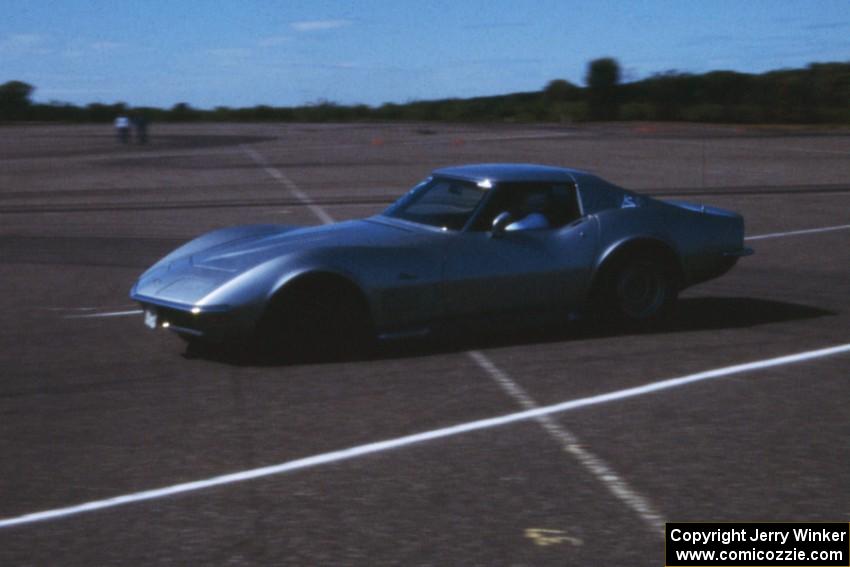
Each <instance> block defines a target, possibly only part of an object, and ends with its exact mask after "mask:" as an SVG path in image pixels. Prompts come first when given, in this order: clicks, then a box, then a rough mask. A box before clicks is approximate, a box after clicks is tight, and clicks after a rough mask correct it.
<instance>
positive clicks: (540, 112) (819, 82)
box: [0, 57, 850, 124]
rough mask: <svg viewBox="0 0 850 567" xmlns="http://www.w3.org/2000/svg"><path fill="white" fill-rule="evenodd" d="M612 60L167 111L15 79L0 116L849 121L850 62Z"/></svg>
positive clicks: (3, 94)
mask: <svg viewBox="0 0 850 567" xmlns="http://www.w3.org/2000/svg"><path fill="white" fill-rule="evenodd" d="M621 76H622V73H621V70H620V65H619V63H618V62H617V61H616V60H615V59H613V58H609V57H605V58H601V59H595V60H593V61H591V62H590V63H588V66H587V72H586V75H585V83H586V86H584V87H581V86H578V85H575V84H573V83H570V82H569V81H566V80H563V79H555V80H552V81H550V82H549V83H548V84H547V85H546V86H545V87H544V88H543V89H542V90H540V91H534V92H521V93H512V94H506V95H498V96H485V97H473V98H465V99H461V98H450V99H441V100H428V101H413V102H407V103H403V104H396V103H385V104H382V105H380V106H368V105H364V104H360V105H342V104H337V103H334V102H330V101H320V102H317V103H314V104H309V105H303V106H293V107H276V106H267V105H258V106H253V107H246V108H230V107H224V106H219V107H216V108H214V109H212V110H207V109H198V108H193V107H192V106H191V105H190V104H189V103H186V102H181V103H178V104H175V105H174V106H172V107H171V108H168V109H163V108H153V107H134V108H130V107H129V106H128V105H127V104H125V103H122V102H118V103H115V104H102V103H92V104H88V105H85V106H77V105H73V104H70V103H63V102H50V103H47V104H44V103H34V102H32V100H31V96H32V93H33V91H34V90H35V87H33V86H32V85H29V84H27V83H24V82H21V81H9V82H7V83H4V84H2V85H0V121H66V122H109V121H111V120H113V119H114V118H115V117H116V116H117V115H120V114H127V113H138V114H143V115H145V117H146V118H147V119H148V120H153V121H160V122H196V121H222V122H243V121H258V122H264V121H270V122H271V121H274V122H352V121H440V122H583V121H611V120H624V121H634V120H650V121H688V122H731V123H833V124H847V123H850V62H846V63H845V62H842V63H812V64H810V65H808V66H807V67H805V68H802V69H782V70H777V71H770V72H767V73H761V74H752V73H739V72H735V71H712V72H709V73H703V74H693V73H680V72H677V71H668V72H664V73H658V74H655V75H653V76H651V77H648V78H645V79H642V80H639V81H632V82H626V83H624V82H622V78H621Z"/></svg>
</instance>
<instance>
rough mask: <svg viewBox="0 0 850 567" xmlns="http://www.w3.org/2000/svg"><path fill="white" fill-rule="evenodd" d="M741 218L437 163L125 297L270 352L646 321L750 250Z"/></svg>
mask: <svg viewBox="0 0 850 567" xmlns="http://www.w3.org/2000/svg"><path fill="white" fill-rule="evenodd" d="M743 237H744V222H743V218H742V217H741V216H740V215H739V214H737V213H735V212H731V211H727V210H724V209H720V208H717V207H711V206H706V205H701V204H691V203H687V202H680V201H664V200H659V199H655V198H652V197H649V196H645V195H641V194H638V193H635V192H633V191H630V190H627V189H623V188H621V187H618V186H616V185H614V184H612V183H609V182H607V181H604V180H603V179H601V178H599V177H597V176H596V175H593V174H591V173H587V172H584V171H580V170H576V169H566V168H560V167H550V166H542V165H530V164H478V165H465V166H458V167H448V168H444V169H437V170H435V171H433V172H432V173H431V175H430V176H429V177H428V178H427V179H425V180H424V181H422V182H421V183H419V184H418V185H416V186H415V187H413V188H412V189H411V190H410V191H409V192H408V193H407V194H405V195H403V196H402V197H401V198H400V199H398V201H396V202H395V203H394V204H392V205H391V206H390V207H389V208H387V209H386V210H385V211H383V212H382V213H380V214H377V215H375V216H371V217H368V218H364V219H359V220H350V221H345V222H339V223H335V224H328V225H322V226H310V227H300V226H289V225H273V224H265V225H248V226H236V227H232V228H224V229H221V230H216V231H213V232H210V233H208V234H204V235H202V236H200V237H198V238H196V239H194V240H192V241H190V242H188V243H186V244H185V245H183V246H181V247H180V248H178V249H176V250H174V251H173V252H171V253H170V254H168V255H167V256H165V257H164V258H162V259H161V260H160V261H158V262H157V263H156V264H154V265H153V266H152V267H151V268H150V269H148V270H147V271H146V272H144V273H143V274H142V275H141V277H140V278H139V280H138V281H137V282H136V284H135V285H134V286H133V288H132V290H131V292H130V296H131V297H132V299H134V300H135V301H137V302H139V303H140V304H141V305H142V307H143V309H144V311H145V318H144V320H145V323H146V324H147V325H148V326H149V327H151V328H169V329H170V330H172V331H175V332H177V333H178V334H180V335H182V336H184V337H186V338H189V339H202V340H204V341H257V342H259V343H263V344H265V345H267V346H268V345H270V346H271V347H272V348H277V349H280V350H282V351H297V350H298V349H301V348H304V347H305V346H307V345H317V344H318V345H323V347H325V346H326V347H328V348H331V347H333V346H337V347H338V346H340V345H353V344H363V343H364V342H367V341H371V340H372V339H391V338H399V337H410V336H419V335H427V334H431V333H435V332H438V331H439V330H440V329H446V328H451V327H456V326H457V325H459V324H466V323H469V322H476V321H477V322H481V323H484V324H485V325H489V324H490V323H491V322H493V321H502V320H505V321H524V322H526V323H528V322H530V323H531V324H537V322H542V321H544V320H549V319H552V318H555V319H560V320H563V321H567V320H574V319H582V318H585V319H586V318H592V319H600V320H607V321H617V322H618V323H619V324H622V325H630V326H644V325H649V324H652V323H654V322H656V321H658V320H660V319H662V318H663V317H665V316H666V315H667V314H668V313H669V312H670V310H671V308H672V307H673V304H674V302H675V300H676V298H677V295H678V293H679V292H680V291H681V290H683V289H685V288H687V287H689V286H692V285H695V284H697V283H700V282H704V281H706V280H710V279H712V278H716V277H718V276H720V275H722V274H724V273H725V272H727V271H728V270H729V269H730V268H732V266H734V265H735V263H736V262H737V260H738V259H739V258H740V257H741V256H746V255H748V254H751V253H752V251H751V250H749V249H748V248H745V247H744V245H743Z"/></svg>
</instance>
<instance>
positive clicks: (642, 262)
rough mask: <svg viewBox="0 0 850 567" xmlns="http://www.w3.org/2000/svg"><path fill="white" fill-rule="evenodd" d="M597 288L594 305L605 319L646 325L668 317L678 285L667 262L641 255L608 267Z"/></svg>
mask: <svg viewBox="0 0 850 567" xmlns="http://www.w3.org/2000/svg"><path fill="white" fill-rule="evenodd" d="M597 291H598V292H597V302H596V303H597V305H596V307H597V309H598V311H599V313H600V314H601V315H602V319H603V321H604V322H608V323H616V324H620V325H623V326H626V327H629V328H647V327H651V326H654V325H657V324H659V323H661V322H663V321H664V320H665V319H667V318H668V317H669V315H670V313H671V312H672V310H673V306H674V304H675V303H676V298H677V296H678V292H679V284H678V281H677V278H676V271H675V269H674V267H673V266H671V265H670V262H668V261H665V260H664V259H662V258H660V257H657V256H654V255H650V254H642V255H639V256H635V257H632V258H624V259H622V260H621V261H618V262H617V263H616V264H614V265H612V266H610V267H609V268H608V269H607V270H606V271H605V273H603V274H602V277H601V282H600V288H599V289H598V290H597Z"/></svg>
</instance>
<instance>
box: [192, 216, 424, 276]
mask: <svg viewBox="0 0 850 567" xmlns="http://www.w3.org/2000/svg"><path fill="white" fill-rule="evenodd" d="M415 231H416V229H415V228H413V227H408V226H405V225H404V224H401V223H396V222H393V221H390V220H383V219H382V218H376V217H373V218H369V219H362V220H354V221H346V222H341V223H336V224H330V225H322V226H315V227H306V228H296V229H294V230H293V229H288V230H282V231H279V232H275V233H271V234H268V233H265V234H259V235H256V236H246V237H244V238H240V239H238V240H235V241H230V242H224V243H221V244H217V245H214V246H211V247H209V248H207V249H204V250H200V251H197V252H195V253H193V254H192V255H191V264H192V265H194V266H198V267H202V268H210V269H215V270H224V271H228V272H239V271H243V270H246V269H248V268H251V267H252V266H255V265H258V264H261V263H263V262H265V261H267V260H270V259H272V258H277V257H280V256H283V255H286V254H289V253H293V252H296V251H298V252H303V251H307V250H311V249H318V248H326V247H334V248H340V247H354V246H392V245H397V244H398V243H400V241H401V240H403V239H404V238H405V235H408V234H410V233H411V232H415Z"/></svg>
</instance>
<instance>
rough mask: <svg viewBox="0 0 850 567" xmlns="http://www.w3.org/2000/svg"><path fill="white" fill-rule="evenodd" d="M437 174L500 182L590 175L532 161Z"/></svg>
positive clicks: (438, 173) (465, 167) (437, 171)
mask: <svg viewBox="0 0 850 567" xmlns="http://www.w3.org/2000/svg"><path fill="white" fill-rule="evenodd" d="M433 175H435V176H443V177H453V178H456V179H464V180H466V181H475V182H479V181H484V180H490V181H492V182H494V183H498V182H503V183H506V182H519V181H554V182H557V181H572V182H576V181H577V180H578V178H583V177H588V176H590V174H588V173H587V172H584V171H581V170H578V169H570V168H566V167H553V166H548V165H536V164H531V163H478V164H471V165H459V166H455V167H444V168H440V169H435V170H434V172H433Z"/></svg>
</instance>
